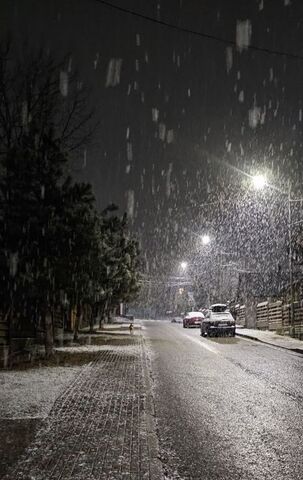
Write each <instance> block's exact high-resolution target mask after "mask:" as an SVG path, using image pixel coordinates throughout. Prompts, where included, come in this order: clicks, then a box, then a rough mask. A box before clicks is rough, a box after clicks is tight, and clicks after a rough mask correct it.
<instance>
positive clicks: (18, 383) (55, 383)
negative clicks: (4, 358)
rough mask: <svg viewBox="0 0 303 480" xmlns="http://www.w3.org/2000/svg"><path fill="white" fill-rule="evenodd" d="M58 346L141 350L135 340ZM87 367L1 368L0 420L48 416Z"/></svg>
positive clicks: (72, 350)
mask: <svg viewBox="0 0 303 480" xmlns="http://www.w3.org/2000/svg"><path fill="white" fill-rule="evenodd" d="M128 335H129V333H128ZM134 336H135V335H134ZM55 350H56V351H58V352H60V353H61V352H63V353H64V352H65V353H67V354H73V353H76V354H79V353H98V352H102V351H107V352H108V351H109V350H111V351H112V352H114V353H116V354H128V355H137V354H138V347H137V346H136V345H135V344H130V345H123V346H122V345H110V344H109V343H107V344H105V345H72V346H69V347H58V348H56V349H55ZM83 368H85V366H84V365H83V366H73V367H64V366H54V367H41V368H32V369H27V370H11V371H0V420H1V418H2V419H29V418H45V417H47V415H48V414H49V412H50V410H51V408H52V406H53V404H54V403H55V401H56V399H57V398H58V397H59V396H60V395H61V394H62V393H63V392H64V390H65V389H66V388H67V387H68V386H69V385H70V384H71V382H73V380H74V379H75V377H76V376H77V375H79V374H80V372H82V371H83Z"/></svg>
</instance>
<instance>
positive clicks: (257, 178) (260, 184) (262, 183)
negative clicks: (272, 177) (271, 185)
mask: <svg viewBox="0 0 303 480" xmlns="http://www.w3.org/2000/svg"><path fill="white" fill-rule="evenodd" d="M252 184H253V186H254V188H255V189H256V190H262V189H263V188H264V187H266V185H267V180H266V177H265V175H254V176H253V177H252Z"/></svg>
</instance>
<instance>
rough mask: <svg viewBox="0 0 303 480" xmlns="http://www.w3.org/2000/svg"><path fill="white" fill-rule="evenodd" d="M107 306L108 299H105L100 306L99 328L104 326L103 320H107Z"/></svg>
mask: <svg viewBox="0 0 303 480" xmlns="http://www.w3.org/2000/svg"><path fill="white" fill-rule="evenodd" d="M106 307H107V300H104V302H103V303H102V304H101V308H100V320H99V328H102V322H103V321H104V320H105V313H106Z"/></svg>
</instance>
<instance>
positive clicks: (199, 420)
mask: <svg viewBox="0 0 303 480" xmlns="http://www.w3.org/2000/svg"><path fill="white" fill-rule="evenodd" d="M144 326H145V330H144V332H145V337H146V339H147V344H148V345H149V347H150V352H151V355H150V358H151V371H152V375H153V379H154V397H155V409H156V416H157V418H158V434H159V439H160V449H161V456H162V461H163V465H164V468H165V470H166V472H167V473H166V475H167V478H169V479H180V478H181V479H201V480H202V479H203V480H223V479H224V480H225V479H226V480H237V479H241V480H246V479H254V480H257V479H258V480H264V479H273V480H274V479H275V480H299V479H300V480H301V479H302V478H303V356H302V355H299V354H295V353H292V352H287V351H285V350H282V349H278V348H274V347H270V346H265V345H262V344H260V343H257V342H253V341H250V340H244V339H240V338H235V339H226V340H223V339H217V340H216V339H211V340H210V339H205V338H202V337H200V334H199V333H200V332H199V330H198V329H183V328H182V325H180V324H172V323H168V322H163V321H146V322H144Z"/></svg>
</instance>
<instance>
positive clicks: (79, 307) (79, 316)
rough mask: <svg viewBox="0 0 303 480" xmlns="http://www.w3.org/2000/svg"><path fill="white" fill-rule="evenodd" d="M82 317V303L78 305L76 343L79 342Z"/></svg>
mask: <svg viewBox="0 0 303 480" xmlns="http://www.w3.org/2000/svg"><path fill="white" fill-rule="evenodd" d="M81 315H82V306H81V303H78V304H77V312H76V318H75V326H74V342H78V338H79V336H78V334H79V325H80V320H81Z"/></svg>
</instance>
